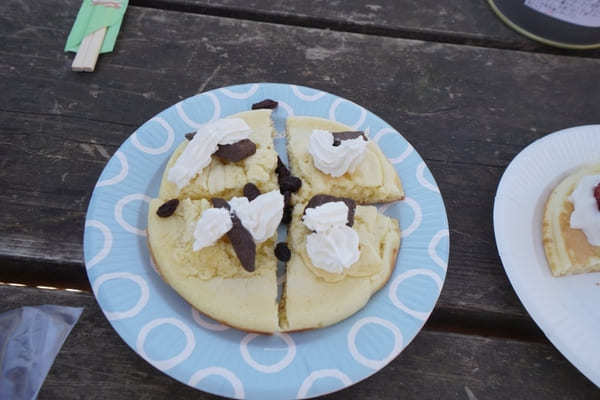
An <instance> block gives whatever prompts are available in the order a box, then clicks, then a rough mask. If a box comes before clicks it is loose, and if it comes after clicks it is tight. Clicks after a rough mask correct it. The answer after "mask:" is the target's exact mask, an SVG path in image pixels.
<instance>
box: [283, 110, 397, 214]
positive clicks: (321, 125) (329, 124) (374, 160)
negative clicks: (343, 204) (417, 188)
mask: <svg viewBox="0 0 600 400" xmlns="http://www.w3.org/2000/svg"><path fill="white" fill-rule="evenodd" d="M314 129H321V130H327V131H330V132H343V131H352V130H353V129H352V128H350V127H349V126H347V125H344V124H340V123H338V122H334V121H329V120H327V119H323V118H316V117H288V119H287V129H286V135H287V151H288V158H289V160H290V167H291V169H292V174H294V175H296V176H297V177H299V178H300V179H302V187H301V188H300V190H299V191H298V193H296V195H295V196H294V198H295V201H297V202H307V201H308V200H310V199H311V198H312V197H313V196H314V195H315V194H319V193H322V194H330V195H333V196H339V197H349V198H351V199H353V200H355V201H357V202H358V203H360V204H372V203H380V202H389V201H395V200H402V199H403V198H404V190H403V189H402V182H401V181H400V177H399V176H398V173H397V172H396V170H395V169H394V167H393V165H392V164H391V163H390V162H389V160H388V159H387V157H386V156H385V155H384V154H383V152H382V151H381V149H380V148H379V146H377V144H376V143H374V142H372V141H369V144H368V145H367V150H366V152H365V157H364V158H363V160H362V161H361V163H360V164H359V166H358V167H357V168H356V169H355V170H354V172H352V173H350V172H347V173H346V174H344V175H342V176H340V177H337V178H334V177H332V176H331V175H328V174H325V173H323V172H321V171H320V170H319V169H317V168H316V167H315V166H314V163H313V159H312V156H311V155H310V153H309V152H308V143H309V139H310V136H311V134H312V131H313V130H314Z"/></svg>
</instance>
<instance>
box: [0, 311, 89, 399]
mask: <svg viewBox="0 0 600 400" xmlns="http://www.w3.org/2000/svg"><path fill="white" fill-rule="evenodd" d="M82 311H83V308H77V307H62V306H54V305H42V306H36V307H21V308H17V309H15V310H11V311H7V312H4V313H2V314H0V399H35V398H36V397H37V394H38V392H39V390H40V388H41V386H42V383H43V382H44V379H45V378H46V375H47V374H48V371H49V370H50V367H51V366H52V364H53V363H54V359H55V358H56V355H57V354H58V351H59V350H60V348H61V347H62V345H63V343H64V341H65V339H66V338H67V336H68V335H69V333H70V332H71V329H72V328H73V326H74V325H75V323H76V322H77V320H78V319H79V316H80V315H81V312H82Z"/></svg>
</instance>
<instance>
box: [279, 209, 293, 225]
mask: <svg viewBox="0 0 600 400" xmlns="http://www.w3.org/2000/svg"><path fill="white" fill-rule="evenodd" d="M292 211H294V207H292V206H285V207H283V216H282V217H281V223H282V224H285V225H287V224H289V223H290V222H292Z"/></svg>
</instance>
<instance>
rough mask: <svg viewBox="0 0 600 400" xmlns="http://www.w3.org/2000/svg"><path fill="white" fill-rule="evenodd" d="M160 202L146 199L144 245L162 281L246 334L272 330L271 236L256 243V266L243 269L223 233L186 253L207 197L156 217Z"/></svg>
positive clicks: (275, 320) (274, 293)
mask: <svg viewBox="0 0 600 400" xmlns="http://www.w3.org/2000/svg"><path fill="white" fill-rule="evenodd" d="M161 204H163V200H159V199H154V200H152V201H151V202H150V207H149V213H148V245H149V248H150V253H151V255H152V257H153V259H154V262H155V264H156V267H157V269H158V271H159V273H160V275H161V276H162V277H163V279H164V280H165V281H166V282H167V283H168V284H169V285H170V286H171V287H172V288H173V289H175V291H177V293H179V294H180V295H181V296H182V297H183V298H184V299H185V300H187V301H188V303H190V304H191V305H192V306H193V307H194V308H196V309H197V310H198V311H200V312H202V313H203V314H206V315H208V316H210V317H211V318H213V319H215V320H217V321H220V322H222V323H224V324H226V325H229V326H231V327H234V328H238V329H241V330H244V331H249V332H259V333H272V332H275V331H277V330H278V316H277V302H276V298H277V277H276V270H277V260H276V258H275V255H274V253H273V248H274V246H275V236H273V237H272V238H270V239H268V240H267V241H265V242H263V243H261V244H257V246H256V269H255V271H254V272H247V271H246V270H244V269H243V267H242V265H241V264H240V261H239V259H238V258H237V256H236V254H235V252H234V250H233V247H232V245H231V243H230V242H229V240H228V239H227V236H226V235H225V236H223V237H222V238H221V239H219V240H218V241H217V242H216V243H215V244H214V245H213V246H209V247H205V248H203V249H201V250H200V251H197V252H194V251H192V244H193V232H194V229H195V226H196V221H198V219H199V218H200V216H201V215H202V212H203V211H204V210H206V209H209V208H212V205H211V203H210V202H209V201H207V200H189V199H185V200H183V201H181V202H180V203H179V206H178V207H177V209H176V210H175V213H174V214H173V215H171V216H169V217H164V218H161V217H159V216H157V215H156V210H157V209H158V208H159V207H160V206H161Z"/></svg>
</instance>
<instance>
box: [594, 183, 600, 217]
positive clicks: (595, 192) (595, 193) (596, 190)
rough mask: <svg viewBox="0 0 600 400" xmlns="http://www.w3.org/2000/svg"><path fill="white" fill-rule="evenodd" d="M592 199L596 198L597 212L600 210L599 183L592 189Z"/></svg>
mask: <svg viewBox="0 0 600 400" xmlns="http://www.w3.org/2000/svg"><path fill="white" fill-rule="evenodd" d="M594 197H595V198H596V203H597V204H598V210H600V183H599V184H598V185H597V186H596V187H595V188H594Z"/></svg>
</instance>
